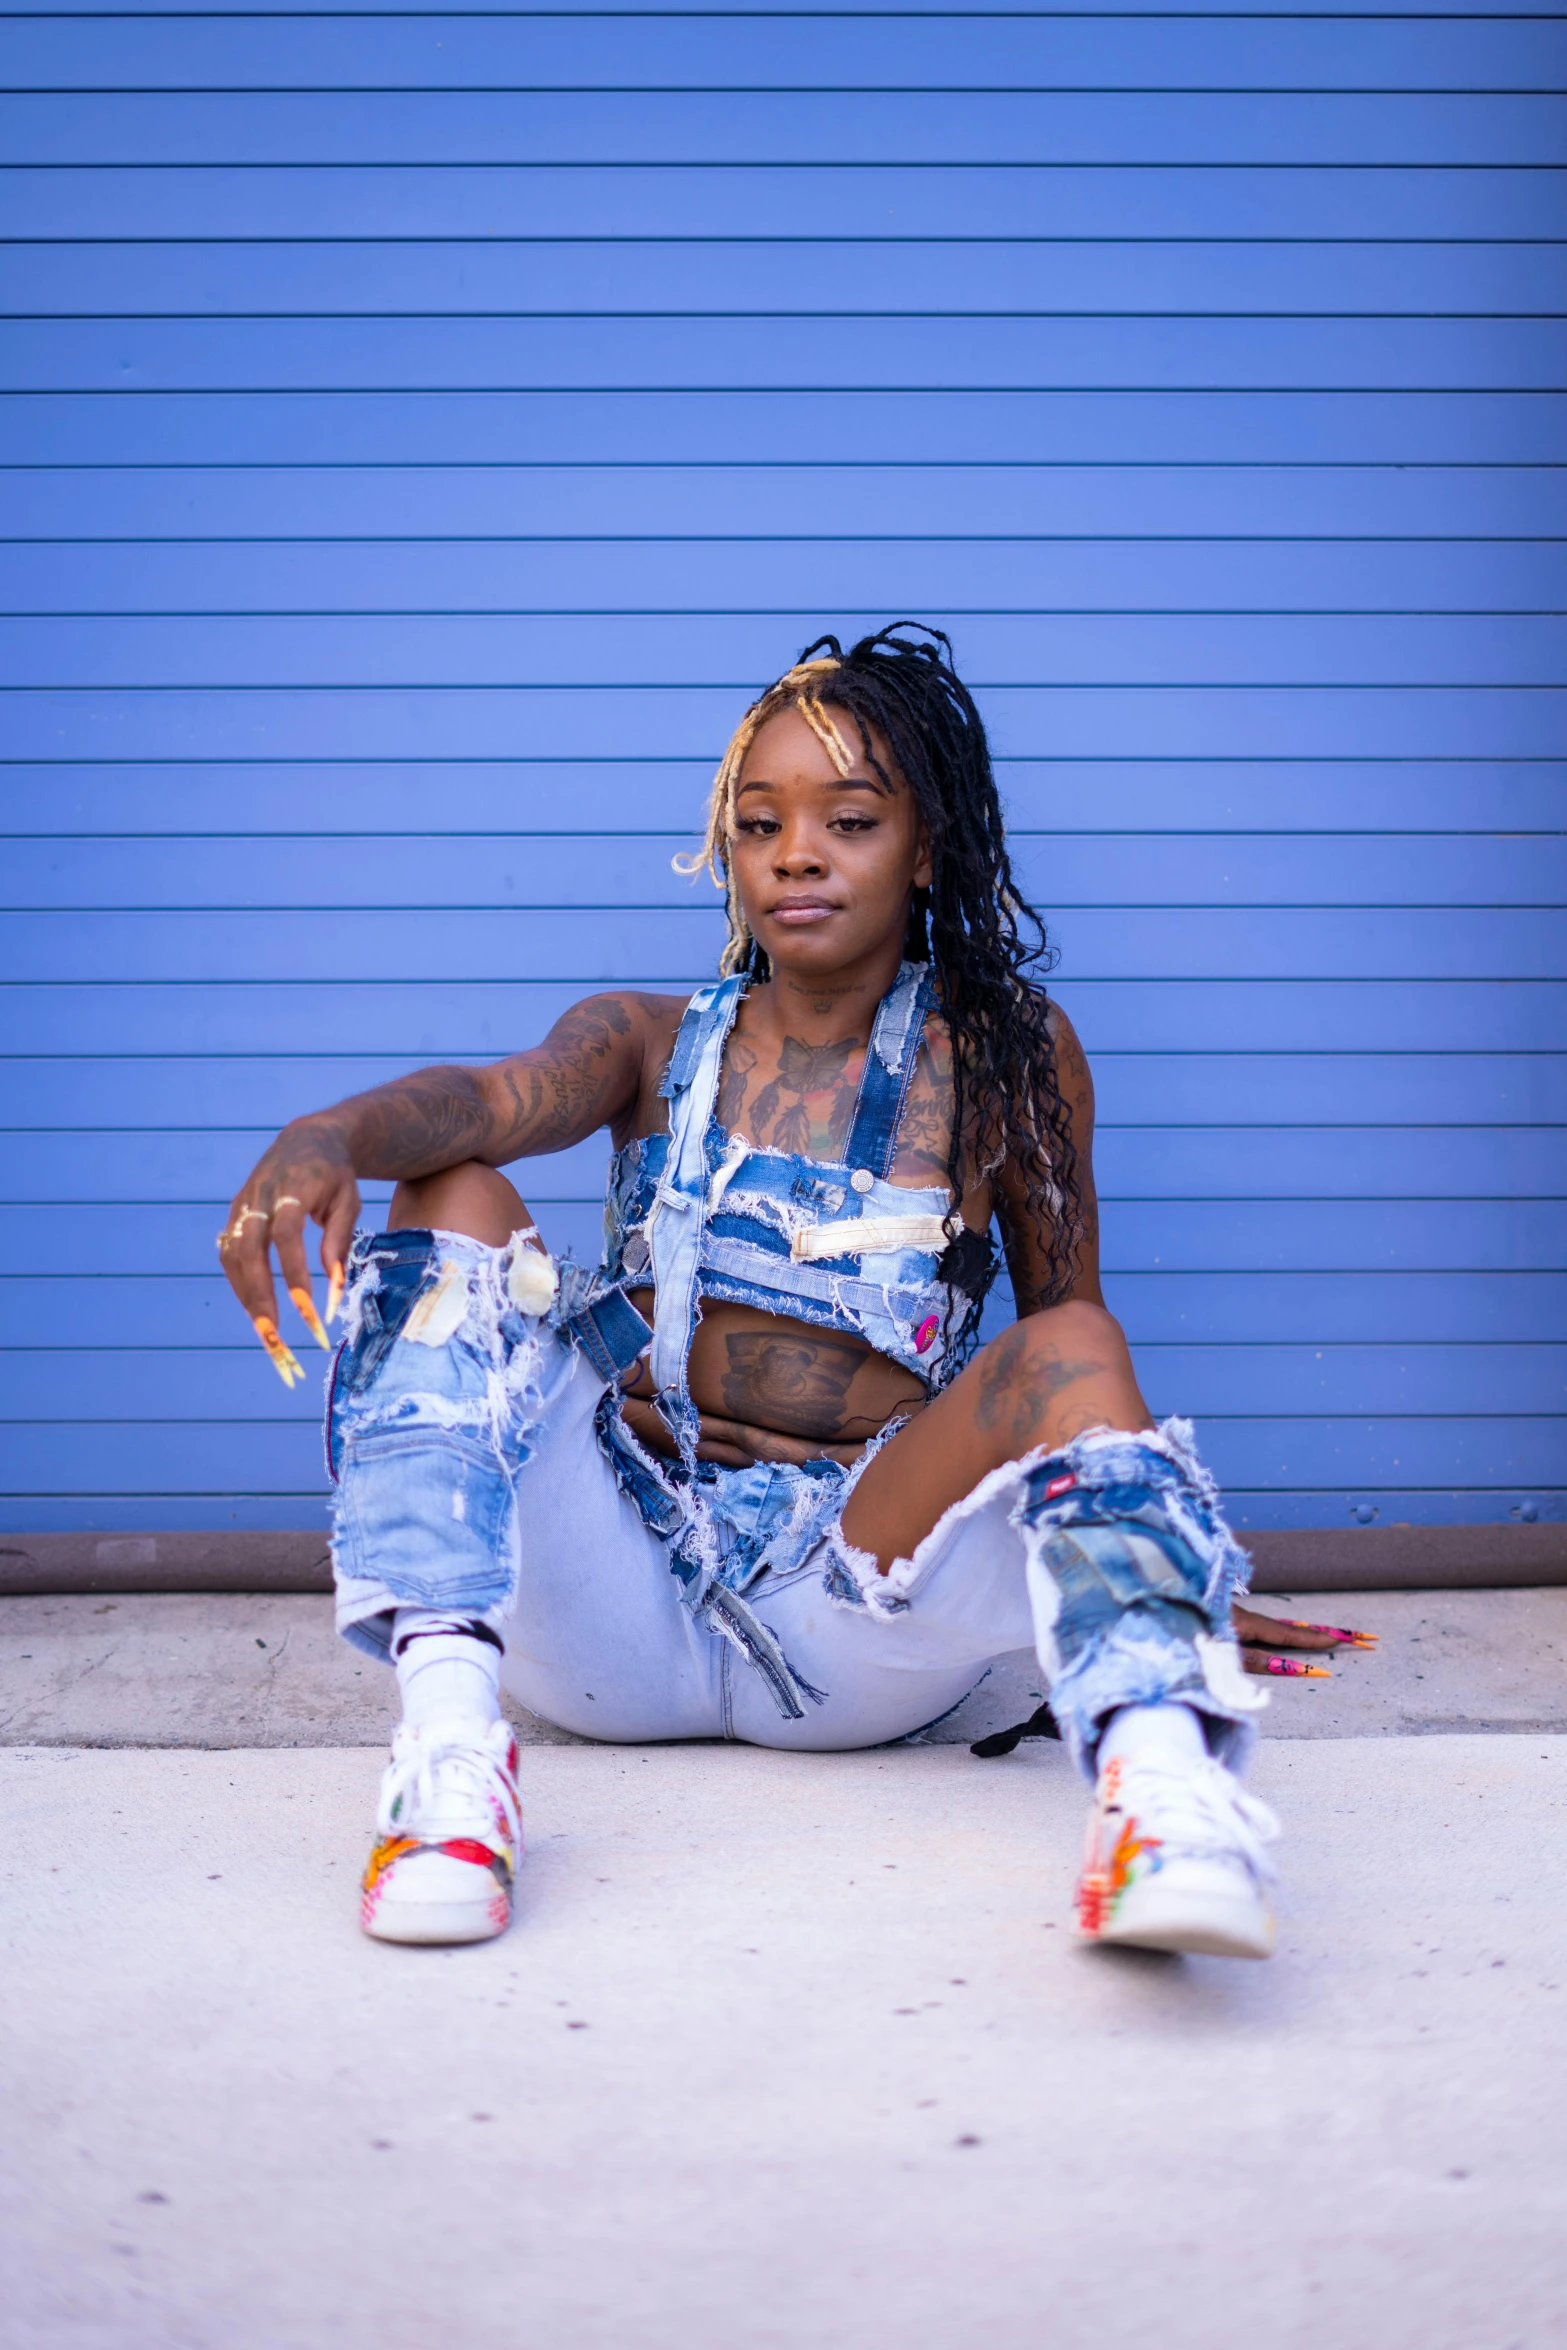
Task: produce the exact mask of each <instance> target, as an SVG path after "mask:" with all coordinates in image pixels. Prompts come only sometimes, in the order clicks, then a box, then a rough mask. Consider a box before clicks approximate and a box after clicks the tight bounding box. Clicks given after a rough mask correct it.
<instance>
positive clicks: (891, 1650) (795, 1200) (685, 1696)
mask: <svg viewBox="0 0 1567 2350" xmlns="http://www.w3.org/2000/svg"><path fill="white" fill-rule="evenodd" d="M744 989H745V982H744V981H743V980H741V979H730V980H723V981H719V982H716V983H715V984H713V985H712V986H709V987H705V988H702V989H700V990H699V991H698V993H697V994H696V995H695V996H694V997H693V998H692V1000H691V1003H690V1006H689V1007H688V1009H687V1011H686V1014H685V1016H684V1019H683V1020H682V1023H681V1027H680V1031H679V1035H678V1038H677V1041H676V1045H675V1050H674V1053H673V1055H672V1057H671V1061H670V1065H669V1069H668V1071H667V1073H666V1075H665V1078H664V1082H663V1085H662V1088H661V1091H662V1094H663V1096H664V1098H665V1099H666V1100H667V1101H668V1103H669V1131H668V1132H667V1134H658V1135H652V1136H648V1137H645V1138H643V1139H641V1140H639V1141H637V1142H633V1143H631V1144H630V1145H628V1146H627V1147H626V1148H625V1149H624V1150H622V1151H621V1152H620V1153H618V1154H617V1156H616V1158H615V1160H614V1162H613V1164H612V1167H611V1170H610V1180H609V1190H608V1197H607V1201H606V1209H605V1253H604V1263H603V1265H602V1267H601V1268H599V1269H598V1270H597V1271H595V1272H593V1273H587V1272H585V1271H584V1270H583V1269H581V1268H579V1267H577V1266H574V1265H572V1264H570V1263H562V1264H561V1265H560V1266H559V1267H558V1268H557V1267H553V1266H551V1264H550V1261H549V1260H548V1259H547V1258H543V1257H541V1256H540V1255H539V1254H538V1253H537V1250H536V1248H535V1247H531V1246H527V1245H525V1240H526V1239H527V1238H528V1237H530V1236H524V1235H518V1236H517V1237H515V1238H514V1239H513V1241H512V1242H511V1243H510V1244H509V1245H508V1246H507V1247H506V1248H505V1249H494V1248H489V1247H487V1246H486V1245H485V1244H483V1243H481V1242H478V1241H473V1240H469V1239H466V1238H465V1237H463V1236H461V1235H457V1234H452V1233H445V1232H427V1231H398V1232H394V1233H389V1234H385V1235H382V1236H380V1237H379V1238H376V1239H367V1238H363V1237H362V1238H361V1239H360V1240H358V1241H357V1242H356V1244H355V1254H354V1260H353V1275H354V1277H353V1279H352V1282H351V1286H350V1291H349V1298H348V1313H349V1322H348V1337H347V1339H346V1341H345V1344H344V1346H343V1348H342V1350H341V1351H340V1354H339V1356H338V1358H337V1361H336V1363H335V1365H334V1371H333V1378H332V1384H331V1391H330V1396H329V1404H328V1414H327V1442H328V1456H329V1463H330V1465H331V1467H332V1472H333V1475H334V1477H335V1478H336V1479H338V1480H339V1496H338V1506H337V1511H336V1519H335V1526H334V1541H333V1556H334V1561H335V1565H336V1570H337V1581H338V1617H339V1624H340V1627H341V1629H342V1630H343V1631H344V1632H345V1633H346V1634H347V1636H348V1637H349V1638H351V1639H353V1640H355V1641H356V1642H358V1644H359V1645H361V1646H362V1647H365V1648H367V1649H369V1650H371V1651H372V1652H373V1653H376V1654H382V1655H384V1654H385V1652H386V1644H387V1634H388V1627H389V1623H390V1615H391V1611H392V1610H393V1609H395V1608H396V1607H397V1606H399V1605H437V1606H443V1607H452V1608H460V1609H462V1610H463V1611H465V1612H466V1613H468V1614H470V1615H473V1616H475V1617H478V1618H481V1619H483V1620H484V1621H486V1622H487V1623H490V1624H491V1625H492V1626H493V1627H495V1628H496V1629H497V1630H499V1631H500V1632H501V1633H502V1635H503V1637H504V1639H505V1641H506V1648H507V1656H506V1672H505V1677H506V1678H507V1680H508V1682H509V1684H510V1685H511V1686H512V1688H513V1689H514V1691H515V1693H516V1694H517V1695H518V1696H520V1697H521V1698H522V1699H523V1701H524V1702H525V1703H526V1704H528V1705H530V1706H531V1707H532V1708H533V1710H534V1711H536V1712H539V1713H541V1714H543V1715H545V1716H546V1718H548V1719H551V1720H553V1721H556V1722H558V1723H560V1724H561V1726H562V1727H564V1728H568V1729H573V1730H579V1731H583V1732H585V1733H587V1734H589V1735H597V1736H607V1737H627V1738H632V1739H639V1740H640V1739H648V1738H660V1737H682V1736H702V1735H706V1736H715V1735H717V1736H734V1737H742V1738H747V1739H750V1740H752V1741H753V1742H756V1743H761V1744H769V1745H802V1746H820V1747H843V1746H856V1745H866V1744H874V1743H878V1742H879V1741H881V1740H883V1739H885V1738H887V1737H896V1736H900V1735H906V1734H907V1733H909V1732H911V1731H913V1730H915V1729H917V1728H919V1727H920V1726H922V1725H923V1724H925V1723H928V1722H929V1721H931V1720H933V1719H934V1718H935V1717H937V1716H938V1715H940V1714H941V1713H943V1712H945V1711H947V1710H948V1709H949V1708H950V1706H952V1705H954V1704H956V1703H958V1702H959V1701H960V1700H961V1698H962V1697H963V1696H964V1695H965V1694H966V1693H967V1691H968V1690H969V1689H970V1688H971V1687H973V1685H974V1684H975V1683H976V1682H977V1681H978V1680H979V1679H981V1678H982V1677H983V1675H984V1673H985V1671H986V1670H987V1669H988V1667H989V1665H990V1663H991V1662H992V1661H993V1660H994V1659H995V1658H996V1657H998V1656H1000V1655H1002V1654H1004V1653H1007V1652H1008V1651H1014V1650H1017V1649H1021V1648H1024V1647H1027V1646H1033V1647H1034V1648H1035V1649H1036V1651H1037V1653H1038V1655H1039V1658H1040V1661H1041V1664H1042V1666H1043V1667H1044V1670H1045V1672H1046V1674H1047V1675H1048V1676H1049V1678H1050V1682H1051V1692H1052V1705H1053V1707H1054V1709H1055V1712H1056V1715H1057V1718H1058V1719H1059V1720H1060V1722H1061V1725H1062V1729H1063V1733H1064V1735H1065V1737H1066V1739H1067V1742H1068V1745H1069V1746H1070V1747H1071V1749H1072V1751H1073V1752H1074V1754H1075V1755H1076V1756H1077V1758H1078V1759H1079V1761H1080V1762H1082V1763H1084V1764H1085V1766H1086V1765H1087V1764H1088V1762H1089V1761H1090V1759H1091V1755H1092V1750H1093V1744H1094V1740H1095V1738H1096V1735H1097V1727H1098V1724H1099V1722H1100V1721H1101V1720H1102V1719H1103V1716H1104V1715H1105V1714H1106V1713H1107V1712H1109V1711H1111V1710H1113V1709H1114V1707H1115V1706H1117V1705H1123V1704H1127V1703H1133V1702H1137V1701H1139V1700H1146V1699H1149V1698H1154V1697H1161V1696H1174V1695H1179V1696H1184V1697H1187V1698H1189V1700H1190V1702H1191V1703H1193V1704H1194V1705H1196V1706H1197V1707H1198V1708H1199V1710H1201V1711H1202V1712H1203V1713H1204V1714H1205V1715H1206V1716H1207V1717H1208V1719H1209V1721H1210V1725H1211V1729H1210V1735H1211V1738H1212V1741H1213V1743H1214V1745H1215V1747H1216V1749H1217V1750H1219V1751H1229V1752H1231V1753H1232V1754H1233V1753H1234V1750H1235V1749H1236V1747H1237V1745H1243V1744H1244V1743H1245V1738H1246V1733H1247V1728H1248V1725H1249V1717H1250V1715H1251V1713H1252V1712H1253V1711H1254V1710H1255V1708H1256V1706H1257V1704H1258V1703H1259V1702H1261V1696H1260V1693H1254V1692H1253V1690H1251V1689H1250V1688H1248V1687H1247V1685H1246V1683H1245V1681H1244V1678H1243V1676H1242V1675H1241V1673H1240V1670H1239V1666H1238V1662H1237V1660H1236V1652H1235V1649H1234V1644H1233V1641H1232V1640H1231V1639H1230V1638H1229V1636H1228V1622H1227V1619H1228V1608H1229V1601H1230V1597H1231V1594H1232V1592H1233V1590H1234V1589H1236V1588H1237V1587H1238V1585H1239V1583H1240V1581H1241V1580H1242V1579H1243V1570H1244V1567H1245V1563H1246V1562H1245V1559H1244V1554H1243V1553H1241V1552H1240V1551H1239V1550H1238V1549H1237V1547H1236V1545H1235V1544H1234V1542H1233V1540H1232V1539H1231V1537H1230V1536H1229V1534H1228V1530H1227V1529H1226V1528H1225V1526H1224V1522H1223V1519H1222V1516H1221V1515H1220V1514H1219V1510H1218V1499H1217V1494H1216V1492H1215V1490H1214V1488H1213V1485H1212V1482H1211V1480H1210V1479H1209V1478H1208V1476H1207V1473H1206V1471H1205V1470H1203V1469H1202V1467H1201V1464H1200V1463H1199V1462H1198V1461H1197V1459H1196V1456H1195V1453H1194V1451H1193V1449H1192V1444H1191V1431H1190V1429H1189V1428H1188V1427H1186V1425H1185V1424H1184V1423H1181V1422H1169V1423H1167V1424H1166V1426H1165V1427H1164V1428H1163V1429H1161V1430H1160V1431H1159V1432H1158V1433H1157V1434H1153V1433H1145V1434H1143V1435H1141V1436H1125V1435H1112V1434H1111V1433H1110V1432H1108V1431H1101V1432H1095V1433H1091V1434H1090V1435H1088V1436H1086V1437H1083V1438H1079V1439H1078V1440H1077V1441H1076V1443H1075V1444H1073V1445H1072V1446H1070V1447H1069V1448H1067V1450H1066V1451H1064V1452H1062V1453H1060V1454H1056V1455H1052V1456H1048V1457H1047V1456H1045V1455H1043V1454H1034V1455H1030V1456H1028V1457H1027V1458H1026V1459H1024V1460H1022V1461H1018V1462H1013V1463H1008V1464H1006V1465H1005V1466H1004V1467H1003V1468H1001V1469H999V1470H997V1471H995V1472H993V1473H992V1475H991V1476H989V1477H987V1478H986V1479H985V1480H984V1481H983V1482H982V1484H981V1485H980V1486H979V1487H978V1488H977V1489H976V1490H975V1491H974V1492H973V1493H971V1494H969V1495H968V1496H966V1497H965V1498H964V1499H963V1500H962V1501H960V1502H958V1503H957V1504H955V1505H954V1506H953V1508H952V1509H950V1510H949V1511H948V1512H947V1513H946V1515H945V1516H944V1517H943V1518H942V1520H941V1522H940V1523H939V1524H938V1525H937V1526H936V1527H935V1528H934V1529H933V1530H932V1532H931V1533H930V1534H929V1535H928V1536H927V1537H926V1539H925V1541H924V1542H922V1543H921V1544H920V1545H919V1547H918V1549H917V1550H916V1552H915V1554H914V1557H913V1558H912V1559H900V1560H898V1561H897V1562H895V1564H894V1566H893V1568H892V1570H891V1572H890V1573H889V1574H886V1575H882V1574H879V1573H878V1572H877V1570H876V1566H875V1562H874V1560H872V1559H869V1558H867V1557H866V1556H865V1555H864V1554H863V1553H859V1552H857V1551H855V1550H854V1549H853V1547H852V1546H851V1545H849V1544H848V1543H847V1542H846V1541H845V1540H844V1537H843V1534H842V1530H841V1525H840V1520H841V1516H842V1512H843V1509H844V1506H845V1504H846V1502H847V1500H848V1497H849V1494H850V1492H851V1491H852V1489H853V1487H854V1484H855V1483H856V1482H857V1480H858V1477H859V1476H860V1474H861V1473H862V1472H863V1470H864V1468H865V1467H866V1465H867V1463H868V1461H869V1460H870V1458H872V1457H873V1455H874V1453H875V1451H876V1450H878V1449H879V1447H880V1445H881V1444H882V1443H884V1442H885V1441H886V1440H887V1437H888V1436H890V1435H891V1434H892V1433H894V1432H895V1431H894V1430H893V1429H889V1430H888V1431H886V1432H884V1434H883V1436H882V1437H881V1438H878V1439H877V1440H876V1442H875V1444H873V1445H872V1446H870V1447H868V1448H867V1451H866V1453H865V1454H863V1455H862V1456H861V1459H860V1460H859V1462H857V1463H856V1465H855V1467H854V1468H853V1469H846V1468H844V1467H842V1466H841V1465H840V1464H838V1463H836V1462H832V1461H828V1460H821V1461H811V1462H807V1463H806V1464H805V1465H804V1466H802V1467H796V1466H792V1465H772V1464H765V1463H763V1464H757V1465H755V1466H753V1467H751V1468H746V1469H726V1468H720V1467H716V1466H714V1465H713V1464H710V1463H699V1462H698V1461H697V1459H696V1444H697V1434H698V1414H697V1410H696V1407H695V1405H694V1403H693V1402H692V1399H691V1395H690V1391H689V1388H688V1386H687V1379H686V1370H687V1362H688V1359H689V1354H690V1346H691V1339H692V1333H693V1330H694V1327H695V1322H696V1317H697V1313H698V1310H699V1301H700V1300H701V1299H702V1298H704V1297H710V1298H716V1299H724V1300H728V1301H733V1302H737V1303H741V1304H746V1305H752V1306H757V1307H760V1308H762V1309H763V1310H766V1311H771V1312H776V1313H780V1314H783V1315H787V1316H789V1317H791V1318H793V1319H795V1320H799V1321H805V1322H809V1323H812V1324H814V1325H815V1326H817V1327H819V1328H824V1329H828V1328H837V1329H841V1330H849V1331H853V1332H854V1333H856V1334H857V1335H858V1336H860V1337H863V1338H864V1339H865V1340H866V1341H867V1342H868V1343H869V1344H870V1345H871V1346H872V1347H874V1348H875V1349H876V1350H877V1351H878V1352H879V1353H883V1354H885V1355H887V1356H889V1357H890V1358H891V1359H892V1360H894V1361H897V1362H900V1363H902V1364H905V1365H906V1366H907V1367H908V1368H909V1369H911V1370H912V1371H914V1372H915V1373H916V1374H917V1375H918V1376H919V1377H920V1379H921V1380H922V1381H923V1382H924V1383H925V1385H926V1386H927V1388H928V1389H930V1390H931V1391H934V1390H936V1389H938V1388H939V1387H941V1386H943V1385H945V1384H946V1383H947V1381H948V1380H949V1379H950V1378H951V1377H952V1376H954V1374H955V1373H956V1371H957V1370H958V1369H959V1368H961V1366H962V1363H963V1361H964V1359H965V1357H966V1355H967V1354H968V1353H969V1352H970V1351H971V1350H972V1347H973V1344H974V1339H975V1333H976V1328H977V1324H978V1320H979V1313H980V1308H981V1305H982V1303H983V1297H984V1292H985V1289H986V1287H987V1286H988V1282H989V1278H990V1270H991V1249H990V1245H989V1242H988V1241H987V1240H985V1239H984V1238H982V1237H981V1236H979V1235H977V1234H971V1233H970V1234H965V1233H964V1228H963V1226H962V1224H961V1222H960V1220H959V1219H958V1217H957V1216H956V1214H955V1213H954V1212H953V1208H952V1201H951V1197H950V1194H949V1193H948V1192H947V1191H946V1190H945V1189H941V1190H935V1189H930V1190H919V1189H912V1188H907V1187H903V1186H897V1185H893V1184H891V1183H890V1182H889V1181H888V1180H887V1177H888V1172H889V1170H890V1168H891V1165H892V1163H893V1159H894V1156H895V1152H896V1145H897V1134H898V1126H899V1123H900V1120H901V1117H902V1113H903V1106H904V1102H905V1099H906V1096H907V1092H908V1087H909V1082H910V1079H911V1076H912V1073H913V1067H914V1059H915V1054H916V1051H917V1049H918V1045H919V1040H920V1037H921V1035H922V1033H923V1028H924V1024H925V1019H926V1015H927V1013H928V1011H929V1009H930V1006H931V1003H932V1001H933V995H934V990H933V987H932V982H931V975H930V972H929V970H928V968H927V967H926V966H924V965H909V964H905V965H904V966H903V968H902V970H901V971H900V972H899V974H898V977H897V979H896V981H895V982H894V985H893V987H892V989H891V990H890V991H889V993H888V995H887V996H886V997H885V998H884V999H883V1002H882V1004H881V1006H880V1008H879V1010H878V1013H877V1016H876V1020H875V1023H874V1027H873V1032H872V1037H871V1041H870V1045H869V1047H868V1049H867V1052H866V1056H865V1069H864V1073H863V1076H862V1080H861V1086H860V1092H859V1097H858V1100H857V1103H856V1107H855V1112H854V1116H853V1120H852V1122H851V1127H850V1134H849V1140H848V1144H847V1146H846V1149H845V1153H844V1159H843V1162H842V1163H841V1164H829V1163H825V1162H821V1161H816V1160H812V1159H808V1158H805V1157H802V1156H799V1155H796V1154H791V1153H785V1152H777V1151H764V1150H758V1149H754V1148H753V1147H752V1146H751V1145H750V1144H748V1143H747V1142H746V1141H745V1140H744V1138H743V1137H740V1136H735V1137H730V1136H729V1135H727V1134H726V1133H725V1132H724V1130H723V1128H722V1127H721V1126H720V1124H719V1123H718V1119H717V1115H716V1103H717V1096H718V1087H719V1080H720V1077H721V1075H722V1067H723V1054H724V1047H725V1043H726V1040H727V1038H728V1035H729V1031H730V1029H731V1027H732V1025H733V1022H734V1017H735V1013H736V1011H737V1009H738V1006H739V1003H740V1000H741V997H742V996H743V994H744ZM531 1237H532V1238H533V1239H535V1240H536V1235H535V1236H531ZM649 1285H651V1286H652V1287H653V1289H654V1292H655V1297H656V1306H655V1322H654V1327H653V1329H652V1330H651V1332H650V1331H649V1328H648V1325H647V1324H646V1322H645V1321H644V1320H643V1319H642V1317H641V1315H640V1314H638V1313H637V1312H636V1310H635V1308H634V1307H633V1306H632V1305H631V1304H630V1302H629V1300H628V1298H627V1296H626V1294H625V1292H626V1288H627V1287H644V1288H645V1287H647V1286H649ZM643 1352H648V1353H649V1354H650V1363H651V1371H652V1377H653V1383H654V1386H655V1389H656V1391H657V1397H658V1405H659V1409H660V1411H661V1413H662V1414H663V1417H664V1419H665V1421H666V1422H667V1424H668V1426H669V1428H670V1431H671V1434H672V1436H673V1438H674V1440H675V1442H676V1445H677V1447H678V1451H679V1459H678V1460H677V1461H674V1462H671V1461H668V1460H665V1459H662V1458H659V1457H656V1456H654V1455H652V1454H650V1453H649V1452H647V1451H646V1450H645V1449H644V1448H643V1447H642V1446H641V1445H640V1444H639V1443H638V1442H637V1440H636V1438H635V1437H634V1436H633V1434H632V1432H631V1431H630V1429H629V1428H628V1427H627V1425H626V1423H625V1420H624V1418H623V1416H622V1412H621V1408H620V1407H621V1391H620V1374H621V1373H622V1372H623V1371H624V1370H626V1369H627V1368H629V1366H630V1365H631V1364H632V1363H633V1362H634V1361H635V1360H636V1359H637V1357H638V1356H639V1355H640V1354H641V1353H643ZM715 1635H717V1636H718V1637H716V1638H715V1637H714V1636H715ZM737 1668H738V1669H737Z"/></svg>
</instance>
